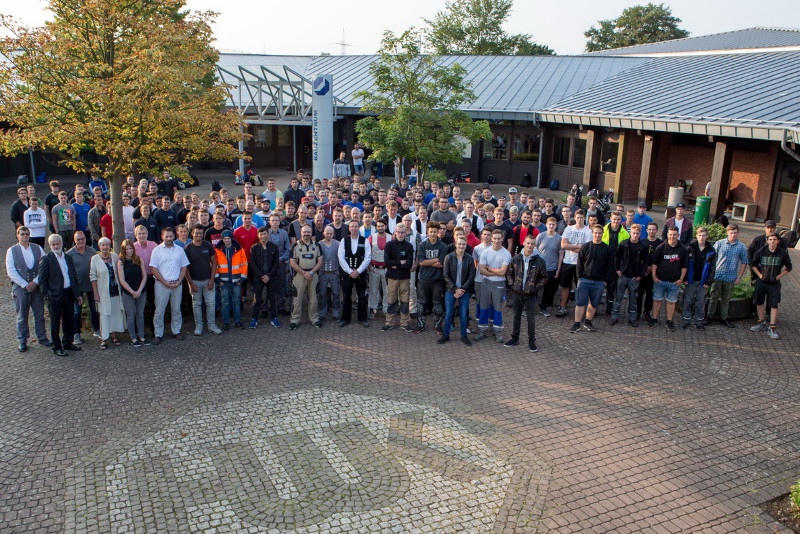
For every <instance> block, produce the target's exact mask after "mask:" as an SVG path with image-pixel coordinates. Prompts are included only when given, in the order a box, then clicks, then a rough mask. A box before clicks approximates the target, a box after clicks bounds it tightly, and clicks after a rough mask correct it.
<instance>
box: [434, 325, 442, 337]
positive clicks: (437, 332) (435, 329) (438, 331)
mask: <svg viewBox="0 0 800 534" xmlns="http://www.w3.org/2000/svg"><path fill="white" fill-rule="evenodd" d="M433 331H434V332H436V335H437V336H443V335H444V330H442V329H441V328H439V327H438V326H435V327H434V328H433Z"/></svg>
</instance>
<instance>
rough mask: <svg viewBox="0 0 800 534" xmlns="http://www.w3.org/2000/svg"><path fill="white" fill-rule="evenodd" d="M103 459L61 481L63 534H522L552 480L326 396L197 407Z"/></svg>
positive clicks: (436, 427)
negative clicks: (513, 531)
mask: <svg viewBox="0 0 800 534" xmlns="http://www.w3.org/2000/svg"><path fill="white" fill-rule="evenodd" d="M108 449H109V450H108V451H106V452H104V453H100V454H95V455H93V458H90V459H88V460H84V461H82V462H79V463H77V464H75V465H74V466H73V467H72V468H71V469H70V470H69V472H68V476H67V502H66V504H67V522H66V530H68V531H74V532H85V531H87V530H97V531H102V532H116V531H120V532H121V531H132V530H139V529H140V528H144V527H149V528H153V527H155V528H157V529H159V530H162V529H163V530H165V531H170V532H205V531H208V530H211V529H215V530H216V531H217V532H243V531H248V532H262V531H263V532H267V531H274V530H275V529H277V530H280V531H288V530H296V529H313V531H323V532H328V531H337V529H338V531H342V532H352V531H365V532H376V531H386V530H392V529H394V531H398V530H399V531H403V532H405V531H409V530H412V529H429V530H430V531H432V532H441V531H446V530H454V529H468V530H470V531H473V532H479V531H486V532H491V531H493V530H502V529H503V528H509V526H510V525H511V526H513V528H521V527H525V530H528V528H531V527H535V524H536V523H537V522H538V515H539V513H540V510H541V502H540V501H541V498H542V497H543V494H544V488H545V485H546V483H545V481H546V480H547V472H548V468H547V466H546V464H544V462H542V461H541V460H540V459H538V458H537V457H535V456H532V455H530V454H529V453H527V452H526V451H524V450H522V449H521V448H519V447H514V446H513V445H512V446H509V442H508V440H507V439H500V438H498V437H497V436H494V437H491V436H481V435H478V434H476V433H474V432H471V431H469V430H468V429H467V428H465V426H464V425H462V424H460V423H459V422H458V421H457V420H456V419H455V418H454V417H452V416H449V415H447V414H446V413H444V412H442V411H440V410H438V409H435V408H432V407H429V406H424V405H418V404H411V403H405V402H398V401H392V400H387V399H383V398H378V397H370V396H363V395H354V394H349V393H342V392H337V391H330V390H321V389H316V390H303V391H296V392H291V393H285V394H280V395H275V396H271V397H264V398H258V399H253V400H247V401H241V402H232V403H228V404H224V405H221V406H210V407H205V408H202V409H198V410H195V411H193V412H191V413H188V414H186V415H184V416H182V417H179V418H178V419H176V420H175V421H174V422H173V423H172V424H169V425H167V426H166V427H165V428H164V429H163V430H161V431H159V432H157V433H155V434H153V435H151V436H150V437H148V438H146V439H144V440H142V441H140V442H138V443H136V444H135V445H133V446H131V447H129V448H124V447H123V448H120V447H118V446H117V447H113V449H115V450H116V452H113V451H112V450H111V449H112V447H108ZM120 451H123V452H120Z"/></svg>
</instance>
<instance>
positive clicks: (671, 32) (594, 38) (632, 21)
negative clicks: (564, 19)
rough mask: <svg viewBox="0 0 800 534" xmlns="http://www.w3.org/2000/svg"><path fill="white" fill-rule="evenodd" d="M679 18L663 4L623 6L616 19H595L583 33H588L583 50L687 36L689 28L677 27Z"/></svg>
mask: <svg viewBox="0 0 800 534" xmlns="http://www.w3.org/2000/svg"><path fill="white" fill-rule="evenodd" d="M681 22H682V21H681V19H679V18H677V17H673V16H672V10H671V9H670V8H669V7H668V6H667V7H665V6H664V4H658V5H656V4H652V3H649V4H647V5H646V6H633V7H629V8H627V9H625V10H624V11H623V12H622V15H620V16H619V17H617V18H616V19H613V20H612V19H609V20H601V21H598V23H599V25H600V26H599V27H595V26H592V27H591V28H589V29H588V30H586V32H584V34H583V35H585V36H586V37H587V39H588V40H587V41H586V51H587V52H594V51H596V50H608V49H610V48H621V47H623V46H633V45H637V44H645V43H657V42H659V41H668V40H670V39H682V38H684V37H689V32H688V31H686V30H684V29H682V28H679V27H678V24H680V23H681Z"/></svg>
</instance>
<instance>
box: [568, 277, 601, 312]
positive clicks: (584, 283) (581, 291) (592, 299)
mask: <svg viewBox="0 0 800 534" xmlns="http://www.w3.org/2000/svg"><path fill="white" fill-rule="evenodd" d="M605 288H606V283H605V282H604V281H602V280H589V279H588V278H580V279H579V280H578V285H577V287H576V289H575V305H576V306H586V305H587V304H591V305H592V308H599V307H600V301H601V300H603V291H604V290H605Z"/></svg>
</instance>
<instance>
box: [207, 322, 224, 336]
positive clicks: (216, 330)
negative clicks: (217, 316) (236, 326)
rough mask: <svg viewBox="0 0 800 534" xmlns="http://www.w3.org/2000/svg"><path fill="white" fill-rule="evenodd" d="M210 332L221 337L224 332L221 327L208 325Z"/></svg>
mask: <svg viewBox="0 0 800 534" xmlns="http://www.w3.org/2000/svg"><path fill="white" fill-rule="evenodd" d="M208 331H209V332H211V333H212V334H216V335H220V334H221V333H222V330H220V329H219V327H218V326H217V325H215V324H210V325H208Z"/></svg>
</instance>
